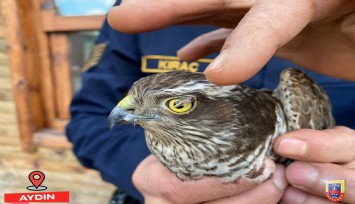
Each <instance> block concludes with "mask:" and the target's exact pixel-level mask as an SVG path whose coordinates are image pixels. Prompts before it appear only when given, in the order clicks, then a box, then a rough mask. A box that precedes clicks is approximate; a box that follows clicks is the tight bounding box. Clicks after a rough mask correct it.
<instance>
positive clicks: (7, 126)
mask: <svg viewBox="0 0 355 204" xmlns="http://www.w3.org/2000/svg"><path fill="white" fill-rule="evenodd" d="M0 1H2V0H0ZM0 6H1V2H0ZM1 11H2V9H1V8H0V203H2V202H3V195H4V193H6V192H27V190H26V186H28V185H30V182H29V181H28V174H29V173H30V172H31V171H33V170H41V171H42V172H43V173H45V175H46V180H45V181H44V183H43V185H45V186H47V187H48V190H51V191H70V193H71V202H70V203H72V204H81V203H83V204H84V203H85V204H105V203H107V202H108V200H109V198H110V196H111V193H112V192H113V190H114V187H113V186H112V185H110V184H108V183H105V182H103V181H102V180H101V178H100V176H99V175H98V173H97V172H96V171H93V170H88V169H85V168H83V167H82V166H81V165H80V164H79V162H78V161H77V160H76V158H75V156H74V155H73V153H72V152H71V150H58V149H57V150H55V149H50V148H43V147H41V148H39V149H38V151H37V152H36V153H25V152H23V151H22V149H21V145H20V136H19V130H18V124H17V116H16V107H15V103H14V98H13V92H12V82H11V73H10V68H9V64H10V62H9V57H8V55H7V49H8V45H7V43H6V41H5V36H4V35H5V34H4V33H5V32H4V30H5V29H4V27H5V23H6V16H3V14H2V13H1ZM15 34H16V33H14V35H15Z"/></svg>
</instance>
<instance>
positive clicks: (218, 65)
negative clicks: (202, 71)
mask: <svg viewBox="0 0 355 204" xmlns="http://www.w3.org/2000/svg"><path fill="white" fill-rule="evenodd" d="M226 57H227V53H226V52H221V54H219V55H218V56H217V57H216V58H215V59H214V60H213V61H212V62H211V64H209V65H208V67H207V68H206V71H207V70H208V71H215V70H219V69H222V66H223V64H224V61H225V59H226Z"/></svg>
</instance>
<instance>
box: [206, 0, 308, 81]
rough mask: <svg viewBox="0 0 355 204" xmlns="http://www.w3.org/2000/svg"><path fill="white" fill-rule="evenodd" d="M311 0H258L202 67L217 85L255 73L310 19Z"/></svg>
mask: <svg viewBox="0 0 355 204" xmlns="http://www.w3.org/2000/svg"><path fill="white" fill-rule="evenodd" d="M311 2H313V1H308V0H307V1H283V0H260V1H257V2H256V4H255V5H254V6H253V7H252V8H251V9H250V11H249V12H248V13H247V14H246V15H245V17H244V18H243V19H242V20H241V21H240V23H239V24H238V26H237V27H236V28H235V29H234V31H233V32H232V33H231V34H230V35H229V37H228V38H227V40H226V42H225V44H224V46H223V48H222V51H221V53H220V55H219V56H218V57H217V58H216V59H215V60H214V61H213V62H212V63H211V64H210V65H209V67H208V68H207V70H206V71H205V74H206V77H207V78H208V80H210V81H211V82H213V83H216V84H219V85H226V84H234V83H240V82H243V81H245V80H247V79H249V78H250V77H252V76H253V75H254V74H255V73H257V72H258V71H259V70H260V69H261V68H262V67H263V66H264V65H265V64H266V62H267V61H268V60H269V59H270V58H271V57H272V56H273V55H274V53H275V52H276V50H277V49H278V48H279V47H281V46H283V45H284V44H286V43H287V42H288V41H289V40H291V39H292V38H294V37H295V36H296V35H297V34H298V33H300V32H301V31H302V29H303V28H304V27H305V26H306V25H307V24H308V23H309V22H310V21H311V20H312V18H313V15H314V13H315V11H314V10H315V8H314V6H312V5H311Z"/></svg>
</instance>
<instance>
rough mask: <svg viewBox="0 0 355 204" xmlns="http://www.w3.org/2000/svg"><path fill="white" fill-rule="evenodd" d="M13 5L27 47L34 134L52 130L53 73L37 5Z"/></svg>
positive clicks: (34, 2) (21, 2)
mask: <svg viewBox="0 0 355 204" xmlns="http://www.w3.org/2000/svg"><path fill="white" fill-rule="evenodd" d="M16 2H17V4H18V7H19V11H20V12H19V14H20V19H21V28H22V36H23V41H24V45H25V46H26V53H25V54H26V58H25V61H26V65H27V69H26V71H27V78H28V81H29V82H30V83H31V89H30V90H31V95H30V98H29V100H32V103H33V104H31V105H32V107H33V108H32V109H33V111H32V114H33V117H34V120H35V124H36V125H37V127H35V131H37V130H39V129H41V128H44V127H48V126H51V125H52V123H53V121H54V119H55V104H54V93H53V72H52V70H51V64H50V57H49V45H48V38H47V35H46V33H45V32H44V31H43V26H42V24H41V14H40V12H41V7H40V6H41V5H40V1H38V0H31V1H28V0H17V1H16ZM35 117H36V118H38V119H36V118H35ZM41 117H42V118H41ZM39 118H41V121H39Z"/></svg>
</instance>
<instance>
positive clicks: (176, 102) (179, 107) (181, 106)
mask: <svg viewBox="0 0 355 204" xmlns="http://www.w3.org/2000/svg"><path fill="white" fill-rule="evenodd" d="M179 102H180V101H175V102H174V106H175V105H176V104H178V103H179ZM183 107H184V105H183V104H181V105H179V106H178V107H175V108H177V109H181V108H183Z"/></svg>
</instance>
